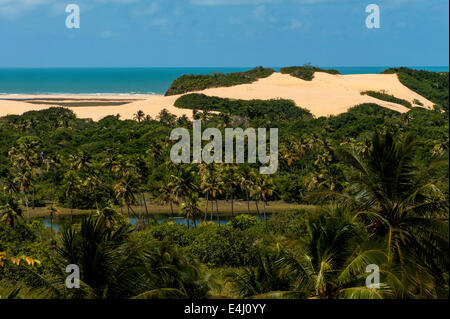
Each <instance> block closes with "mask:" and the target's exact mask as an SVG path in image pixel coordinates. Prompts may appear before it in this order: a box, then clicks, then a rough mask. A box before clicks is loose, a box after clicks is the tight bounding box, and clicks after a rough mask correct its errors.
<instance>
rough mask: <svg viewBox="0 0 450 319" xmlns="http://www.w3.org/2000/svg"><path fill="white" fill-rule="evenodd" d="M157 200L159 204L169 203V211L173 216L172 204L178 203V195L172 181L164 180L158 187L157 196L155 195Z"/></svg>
mask: <svg viewBox="0 0 450 319" xmlns="http://www.w3.org/2000/svg"><path fill="white" fill-rule="evenodd" d="M157 201H158V202H159V203H161V204H164V205H167V204H169V205H170V212H171V214H172V218H173V217H174V211H173V204H174V203H178V197H177V194H176V187H175V184H174V183H173V182H172V181H169V180H165V181H163V182H162V185H161V187H160V188H159V196H158V197H157Z"/></svg>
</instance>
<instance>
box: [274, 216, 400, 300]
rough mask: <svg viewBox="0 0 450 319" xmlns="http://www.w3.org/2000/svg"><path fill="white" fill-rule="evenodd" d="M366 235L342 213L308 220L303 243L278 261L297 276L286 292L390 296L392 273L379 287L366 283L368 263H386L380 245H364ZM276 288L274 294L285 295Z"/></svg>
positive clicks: (330, 296) (316, 295) (310, 295)
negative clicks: (378, 246)
mask: <svg viewBox="0 0 450 319" xmlns="http://www.w3.org/2000/svg"><path fill="white" fill-rule="evenodd" d="M363 238H364V235H362V234H360V233H358V231H357V228H356V226H355V225H354V224H353V223H352V222H349V221H348V220H347V219H345V218H341V217H340V216H326V215H325V214H320V215H319V216H317V217H310V218H309V219H308V220H307V235H306V238H305V242H304V243H303V244H301V245H293V248H291V249H290V250H285V251H284V253H283V254H284V256H283V257H282V258H281V259H280V260H279V262H280V263H281V264H282V265H283V266H284V267H285V274H286V275H287V276H289V277H291V278H293V280H294V286H293V289H292V290H291V291H289V292H287V293H286V294H285V296H291V297H292V296H297V297H308V298H325V299H333V298H357V299H359V298H363V299H379V298H386V297H391V296H392V294H393V291H392V287H391V286H389V285H388V284H387V283H397V281H396V280H395V279H396V277H395V276H394V275H392V274H389V273H387V274H389V276H386V277H385V278H384V279H385V281H386V282H384V283H381V284H380V288H379V289H377V288H375V287H368V286H366V283H365V279H366V278H367V273H366V272H365V271H366V267H367V266H368V265H370V264H376V265H378V266H380V267H382V266H384V265H385V264H386V263H387V261H388V258H387V255H386V254H385V253H384V252H383V251H382V250H380V249H376V247H375V248H373V247H364V245H365V241H364V240H363ZM282 295H283V293H281V292H277V293H274V294H273V297H276V296H282Z"/></svg>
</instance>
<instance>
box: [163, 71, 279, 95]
mask: <svg viewBox="0 0 450 319" xmlns="http://www.w3.org/2000/svg"><path fill="white" fill-rule="evenodd" d="M274 72H275V70H273V69H266V68H263V67H261V66H260V67H257V68H254V69H252V70H249V71H246V72H234V73H228V74H223V73H213V74H209V75H193V74H191V75H183V76H181V77H179V78H178V79H176V80H175V81H173V82H172V84H171V85H170V87H169V90H167V92H166V94H165V95H166V96H168V95H176V94H183V93H187V92H192V91H200V90H204V89H207V88H213V87H223V86H233V85H238V84H246V83H252V82H255V81H256V80H258V79H260V78H265V77H268V76H270V75H271V74H272V73H274Z"/></svg>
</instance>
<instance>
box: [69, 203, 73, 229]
mask: <svg viewBox="0 0 450 319" xmlns="http://www.w3.org/2000/svg"><path fill="white" fill-rule="evenodd" d="M72 223H73V200H71V201H70V225H72Z"/></svg>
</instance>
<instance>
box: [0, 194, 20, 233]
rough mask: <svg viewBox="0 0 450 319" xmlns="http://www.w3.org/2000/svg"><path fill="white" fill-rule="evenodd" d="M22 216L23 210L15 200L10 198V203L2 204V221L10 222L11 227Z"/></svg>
mask: <svg viewBox="0 0 450 319" xmlns="http://www.w3.org/2000/svg"><path fill="white" fill-rule="evenodd" d="M21 218H22V210H21V209H20V206H19V205H18V204H17V203H16V202H15V201H14V200H12V199H9V200H8V203H6V204H5V205H3V206H0V221H2V222H5V223H8V224H9V226H11V228H14V227H15V225H16V224H17V222H18V221H19V219H21Z"/></svg>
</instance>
